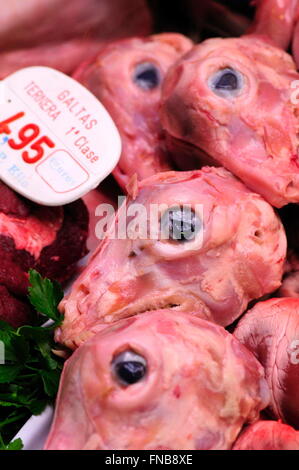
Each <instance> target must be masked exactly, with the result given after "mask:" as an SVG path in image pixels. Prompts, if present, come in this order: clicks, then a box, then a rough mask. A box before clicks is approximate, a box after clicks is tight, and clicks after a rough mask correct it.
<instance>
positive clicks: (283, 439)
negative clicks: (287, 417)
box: [233, 421, 299, 450]
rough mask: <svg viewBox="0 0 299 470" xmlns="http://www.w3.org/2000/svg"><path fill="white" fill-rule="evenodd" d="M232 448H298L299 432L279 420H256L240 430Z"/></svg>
mask: <svg viewBox="0 0 299 470" xmlns="http://www.w3.org/2000/svg"><path fill="white" fill-rule="evenodd" d="M233 450H299V432H298V431H295V429H293V428H292V427H291V426H288V425H287V424H283V423H281V422H279V421H258V422H257V423H254V424H252V425H251V426H248V428H246V429H245V431H244V432H242V434H241V435H240V437H239V438H238V439H237V441H236V443H235V444H234V447H233Z"/></svg>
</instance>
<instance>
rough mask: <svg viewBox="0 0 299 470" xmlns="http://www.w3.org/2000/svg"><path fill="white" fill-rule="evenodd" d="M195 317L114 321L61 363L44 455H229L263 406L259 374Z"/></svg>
mask: <svg viewBox="0 0 299 470" xmlns="http://www.w3.org/2000/svg"><path fill="white" fill-rule="evenodd" d="M196 315H198V313H197V312H194V313H188V314H186V313H178V314H177V315H176V316H174V315H173V313H172V311H169V310H162V311H154V312H148V313H144V314H142V315H138V316H136V317H134V318H129V319H126V320H123V321H120V322H118V323H117V324H115V325H114V326H112V327H110V328H106V329H105V330H103V331H102V332H100V333H98V334H97V335H96V336H94V337H93V338H92V339H91V340H89V341H88V342H86V343H85V344H84V345H83V346H81V347H80V348H79V349H78V350H77V351H76V352H75V353H74V354H73V355H72V356H71V358H70V359H69V360H68V361H67V363H66V365H65V367H64V371H63V375H62V379H61V383H60V391H59V394H58V399H57V407H56V414H55V418H54V422H53V425H52V429H51V432H50V435H49V437H48V440H47V443H46V446H45V448H46V449H47V450H53V449H59V450H65V449H74V450H81V449H88V450H101V449H110V450H111V449H113V450H118V449H123V450H132V449H147V450H148V449H153V450H154V449H156V450H158V449H164V450H165V449H170V450H175V449H181V450H184V449H194V450H195V449H198V450H203V449H229V448H230V447H231V445H232V443H233V442H234V440H235V439H236V437H237V435H238V433H239V432H240V430H241V428H242V426H243V424H244V423H246V422H248V421H255V420H256V419H258V417H259V411H260V410H261V409H263V408H264V407H265V406H266V405H267V402H268V399H269V392H268V387H267V385H266V382H265V379H264V377H263V369H262V367H261V366H260V364H259V363H258V362H257V361H256V360H255V358H254V356H253V355H252V354H251V353H250V352H249V351H247V350H246V349H245V348H244V347H243V346H242V345H241V344H240V343H239V342H238V341H237V340H235V339H234V337H233V336H232V335H231V334H230V333H228V332H227V331H225V330H224V328H222V327H220V326H217V325H214V324H212V323H210V322H206V321H204V320H201V319H199V318H196Z"/></svg>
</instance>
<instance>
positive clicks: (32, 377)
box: [0, 270, 63, 450]
mask: <svg viewBox="0 0 299 470" xmlns="http://www.w3.org/2000/svg"><path fill="white" fill-rule="evenodd" d="M29 281H30V287H29V295H28V297H29V301H30V303H31V304H32V306H33V307H34V308H35V310H36V311H37V312H38V313H39V315H38V317H37V318H38V321H37V324H35V325H33V326H31V325H26V326H22V327H20V328H17V329H16V328H13V327H11V326H10V325H9V324H8V323H6V322H3V321H0V341H1V342H2V345H4V351H5V361H4V364H0V449H1V450H19V449H21V448H22V441H21V440H20V439H16V440H15V441H12V442H10V440H11V439H12V437H13V436H14V435H15V434H16V432H17V431H18V430H19V429H20V427H21V426H22V425H23V424H24V423H25V422H26V420H27V419H28V418H29V417H30V416H31V415H32V414H33V415H38V414H40V413H42V411H43V410H44V409H45V407H46V406H47V405H48V404H49V403H52V402H53V401H54V399H55V397H56V394H57V390H58V384H59V379H60V374H61V371H62V367H63V359H62V358H61V357H59V356H57V355H55V354H54V353H53V349H55V348H56V349H57V345H56V346H55V343H54V340H53V331H54V328H56V327H57V326H58V325H60V323H61V322H62V319H63V317H62V315H61V314H60V313H59V311H58V304H59V302H60V300H61V299H62V297H63V291H62V289H61V287H60V285H59V283H57V282H52V281H50V280H49V279H47V278H42V277H41V275H40V274H39V273H38V272H37V271H35V270H31V271H30V272H29ZM46 319H50V320H52V322H51V324H50V325H49V326H46V327H43V326H41V324H42V323H44V322H45V320H46Z"/></svg>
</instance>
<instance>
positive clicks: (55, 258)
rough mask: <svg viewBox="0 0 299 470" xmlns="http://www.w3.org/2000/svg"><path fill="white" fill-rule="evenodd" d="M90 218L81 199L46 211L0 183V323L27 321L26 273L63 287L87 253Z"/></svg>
mask: <svg viewBox="0 0 299 470" xmlns="http://www.w3.org/2000/svg"><path fill="white" fill-rule="evenodd" d="M87 234H88V214H87V211H86V208H85V206H84V204H83V202H82V201H80V200H79V201H76V202H74V203H72V204H68V205H66V206H64V207H45V206H39V205H37V204H34V203H32V202H30V201H28V200H26V199H24V198H23V197H21V196H19V195H18V194H17V193H15V192H14V191H13V190H12V189H10V188H9V187H8V186H6V185H5V184H4V183H2V182H0V257H1V267H0V320H5V321H7V322H9V323H10V324H11V325H12V326H15V327H18V326H20V325H22V324H24V323H26V322H28V321H30V317H31V313H30V312H31V310H30V307H29V306H28V303H27V300H26V297H27V289H28V274H27V272H28V270H29V269H30V268H34V269H36V270H38V271H39V272H40V273H41V274H42V276H47V277H49V278H51V279H56V280H58V281H59V282H62V283H65V282H66V281H67V280H68V279H69V278H70V277H71V276H72V275H73V274H74V272H75V269H76V263H77V261H78V260H79V259H80V258H82V257H83V256H84V255H85V254H86V252H87V250H86V239H87Z"/></svg>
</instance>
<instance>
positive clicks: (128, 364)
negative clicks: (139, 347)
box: [111, 351, 147, 385]
mask: <svg viewBox="0 0 299 470" xmlns="http://www.w3.org/2000/svg"><path fill="white" fill-rule="evenodd" d="M111 365H112V372H113V375H114V376H115V377H116V379H117V381H118V382H120V383H121V384H122V385H132V384H135V383H136V382H139V381H140V380H142V379H143V377H144V376H145V374H146V371H147V363H146V360H145V359H144V357H142V356H140V355H139V354H137V353H135V352H133V351H124V352H122V353H120V354H118V355H117V356H116V357H115V358H114V359H113V361H112V364H111Z"/></svg>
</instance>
